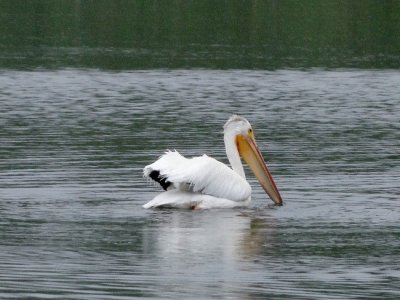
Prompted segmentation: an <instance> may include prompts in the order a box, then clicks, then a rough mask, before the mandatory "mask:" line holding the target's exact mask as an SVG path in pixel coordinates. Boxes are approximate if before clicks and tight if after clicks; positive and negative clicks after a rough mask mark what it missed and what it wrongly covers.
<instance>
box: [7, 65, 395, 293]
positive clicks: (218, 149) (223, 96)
mask: <svg viewBox="0 0 400 300" xmlns="http://www.w3.org/2000/svg"><path fill="white" fill-rule="evenodd" d="M399 82H400V73H399V72H397V71H376V70H372V71H368V70H365V71H360V70H359V71H357V70H342V71H340V70H339V71H323V70H318V69H315V70H313V69H312V70H309V71H290V70H286V71H285V70H282V71H274V72H269V71H246V70H242V71H241V70H237V71H217V70H215V71H210V70H165V71H163V70H160V71H157V70H149V71H130V72H108V71H99V70H94V69H89V70H88V69H67V70H58V71H46V70H42V71H40V70H36V71H32V72H27V71H13V70H3V71H1V72H0V103H1V107H0V126H1V127H0V128H1V131H0V141H1V146H0V298H7V299H9V298H16V299H17V298H18V299H23V298H30V299H31V298H47V299H56V298H60V299H65V298H69V299H131V298H132V297H138V298H147V297H149V298H159V297H163V298H171V299H172V298H174V299H175V298H189V297H194V298H233V299H254V298H267V297H271V298H293V299H294V298H295V299H301V298H304V299H313V298H314V299H323V298H327V299H343V298H347V299H351V298H353V299H356V298H357V299H361V298H363V299H365V298H370V299H376V298H385V299H397V298H399V297H400V289H399V286H400V266H399V264H398V259H399V255H400V230H399V219H400V202H399V195H400V188H399V180H400V166H399V158H400V154H399V140H400V123H399V116H400V101H399V95H400V85H399ZM231 113H240V114H242V115H244V116H246V117H247V118H248V119H249V120H250V121H251V122H252V123H253V127H254V129H255V133H256V136H257V139H258V144H259V146H260V147H261V149H262V150H263V153H264V156H265V157H266V160H267V161H269V164H270V167H271V170H272V172H273V174H274V177H275V179H276V181H277V184H278V186H279V187H280V190H281V193H282V195H283V197H284V199H285V200H286V204H285V205H284V206H283V207H279V208H274V207H272V206H270V203H272V202H271V201H270V200H267V199H266V196H265V195H264V193H263V191H262V189H261V188H260V187H259V186H258V185H257V184H256V182H255V180H254V177H253V176H251V175H250V174H249V180H250V181H251V183H252V185H253V199H254V200H253V203H252V205H251V207H249V208H247V209H237V210H214V211H196V212H193V211H171V210H165V211H146V210H143V209H142V208H141V205H142V204H144V203H146V202H147V201H148V200H150V199H151V198H152V197H154V196H155V195H156V194H157V193H158V192H159V189H157V188H156V187H153V186H152V185H151V184H148V182H146V180H145V179H143V178H142V174H141V170H142V168H143V166H144V165H146V164H148V163H149V162H151V161H153V160H154V159H156V158H157V157H158V156H159V155H160V154H161V153H162V152H163V151H164V150H165V149H167V148H176V149H178V150H180V151H181V152H182V153H183V154H185V155H199V154H202V153H207V154H209V155H212V156H214V157H216V158H218V159H220V160H222V161H224V162H226V159H225V153H224V149H223V140H222V125H223V123H224V122H225V120H226V119H227V118H228V117H229V116H230V114H231Z"/></svg>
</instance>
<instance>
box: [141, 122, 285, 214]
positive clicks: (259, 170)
mask: <svg viewBox="0 0 400 300" xmlns="http://www.w3.org/2000/svg"><path fill="white" fill-rule="evenodd" d="M224 143H225V150H226V155H227V157H228V160H229V163H230V165H231V168H230V167H228V166H227V165H225V164H223V163H221V162H219V161H217V160H216V159H214V158H211V157H209V156H207V155H205V154H204V155H203V156H198V157H193V158H185V157H183V156H182V155H181V154H179V152H177V151H167V152H165V153H164V155H162V156H161V157H160V158H159V159H158V160H157V161H155V162H154V163H152V164H150V165H148V166H146V167H144V169H143V175H144V177H147V178H150V179H152V180H154V181H155V182H157V183H158V184H160V185H161V187H162V188H163V189H164V190H165V191H164V192H163V193H161V194H159V195H157V196H156V197H155V198H154V199H153V200H151V201H150V202H148V203H146V204H145V205H143V207H144V208H185V209H209V208H233V207H244V206H247V205H248V204H249V203H250V201H251V186H250V184H249V183H248V182H247V180H246V176H245V173H244V170H243V165H242V161H241V158H242V159H243V160H244V161H245V162H246V163H247V165H248V166H249V167H250V169H251V170H252V171H253V173H254V175H255V176H256V178H257V179H258V181H259V182H260V184H261V186H262V187H263V189H264V190H265V192H266V193H267V194H268V195H269V197H270V198H271V200H272V201H273V202H274V203H275V204H276V205H282V197H281V195H280V193H279V191H278V188H277V187H276V184H275V182H274V180H273V178H272V176H271V173H270V172H269V170H268V167H267V165H266V164H265V161H264V159H263V156H262V155H261V152H260V150H259V149H258V147H257V144H256V140H255V138H254V132H253V129H252V127H251V125H250V123H249V122H248V121H247V120H246V119H245V118H243V117H240V116H238V115H233V116H231V117H230V118H229V120H228V121H227V122H226V123H225V125H224Z"/></svg>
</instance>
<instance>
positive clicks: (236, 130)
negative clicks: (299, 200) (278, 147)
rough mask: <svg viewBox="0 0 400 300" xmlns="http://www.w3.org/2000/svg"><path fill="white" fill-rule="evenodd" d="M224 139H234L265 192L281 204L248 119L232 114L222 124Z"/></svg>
mask: <svg viewBox="0 0 400 300" xmlns="http://www.w3.org/2000/svg"><path fill="white" fill-rule="evenodd" d="M224 135H225V139H229V140H234V143H235V145H236V148H237V152H238V153H239V155H240V157H241V158H242V159H243V160H244V161H245V162H246V163H247V164H248V165H249V167H250V169H251V170H252V171H253V173H254V175H255V176H256V177H257V179H258V181H259V182H260V184H261V186H262V187H263V189H264V190H265V192H266V193H267V194H268V195H269V197H270V198H271V200H272V201H274V203H275V204H276V205H282V197H281V195H280V194H279V191H278V188H277V187H276V184H275V182H274V179H273V178H272V175H271V173H270V172H269V170H268V167H267V165H266V163H265V161H264V158H263V156H262V154H261V152H260V150H259V149H258V146H257V143H256V140H255V137H254V132H253V128H252V127H251V125H250V123H249V121H247V120H246V119H245V118H243V117H240V116H238V115H233V116H232V117H230V118H229V120H228V121H227V122H226V123H225V125H224Z"/></svg>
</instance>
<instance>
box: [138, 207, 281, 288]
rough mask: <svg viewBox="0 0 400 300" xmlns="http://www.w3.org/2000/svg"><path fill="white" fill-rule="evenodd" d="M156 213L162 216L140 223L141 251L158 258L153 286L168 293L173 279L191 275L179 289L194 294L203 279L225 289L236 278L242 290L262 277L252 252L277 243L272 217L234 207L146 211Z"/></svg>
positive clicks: (232, 285) (257, 254)
mask: <svg viewBox="0 0 400 300" xmlns="http://www.w3.org/2000/svg"><path fill="white" fill-rule="evenodd" d="M160 213H161V214H163V216H162V220H160V221H159V222H157V226H156V227H153V228H152V227H151V226H150V227H148V228H145V230H144V240H143V243H144V245H145V248H144V249H145V252H146V253H148V254H150V255H151V256H152V257H153V259H155V260H156V261H157V264H156V265H157V266H156V268H157V269H156V270H155V271H156V273H157V275H158V276H157V277H158V278H159V279H160V281H158V282H156V283H154V284H156V286H157V287H156V289H158V288H160V289H162V291H163V292H166V293H168V291H170V289H171V288H173V287H174V286H176V284H177V281H180V280H184V281H186V280H193V281H195V282H196V283H197V284H196V283H195V282H193V283H192V284H190V285H187V286H185V288H180V289H183V290H184V291H185V292H188V293H195V294H196V295H199V290H198V289H201V288H202V287H204V285H206V286H207V285H215V286H214V289H215V290H216V292H218V293H228V294H229V293H232V292H233V291H235V290H236V288H235V286H236V284H240V288H238V290H237V291H239V290H242V291H245V290H246V287H247V288H249V285H251V284H255V283H257V282H260V283H262V279H261V278H259V276H262V272H263V271H262V270H260V266H257V264H258V262H257V259H256V258H257V257H260V256H261V257H262V256H270V255H271V253H270V252H272V251H274V250H273V249H274V248H276V245H274V237H275V234H276V233H275V232H274V227H275V224H274V223H275V222H274V220H273V219H272V218H271V217H268V216H265V217H260V216H259V217H253V216H251V214H252V213H251V212H249V213H246V212H240V211H238V210H229V211H220V210H216V211H199V212H197V211H196V212H192V211H189V212H184V211H162V212H159V211H155V212H151V213H150V214H154V215H155V216H159V214H160ZM272 256H274V254H272ZM260 272H261V273H260ZM194 275H195V278H193V276H194ZM177 279H178V280H177ZM221 280H222V281H221ZM200 294H201V293H200ZM206 294H207V293H205V294H204V295H206Z"/></svg>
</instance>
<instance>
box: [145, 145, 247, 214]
mask: <svg viewBox="0 0 400 300" xmlns="http://www.w3.org/2000/svg"><path fill="white" fill-rule="evenodd" d="M153 171H158V172H159V176H160V177H161V178H165V179H166V180H167V181H168V182H170V183H171V185H170V186H169V187H168V188H167V189H168V191H167V192H164V193H162V194H161V195H159V196H158V197H156V198H155V199H153V201H150V202H149V203H147V204H146V205H144V206H143V207H144V208H150V207H156V206H171V207H181V208H190V207H196V208H206V207H208V204H209V202H210V201H213V200H212V199H214V200H215V205H213V204H212V203H211V206H213V207H215V206H217V204H218V206H223V207H226V206H229V207H234V206H238V205H239V206H240V205H243V204H244V203H243V202H245V201H246V200H250V199H249V198H250V195H251V187H250V185H249V184H248V182H247V181H246V180H245V179H243V178H242V177H241V176H240V175H238V174H237V173H235V172H234V171H233V170H232V169H231V168H229V167H228V166H226V165H225V164H223V163H221V162H219V161H217V160H216V159H214V158H211V157H209V156H207V155H205V154H204V155H203V156H199V157H193V158H185V157H183V156H182V155H181V154H179V152H177V151H168V152H166V153H165V154H164V155H163V156H161V157H160V159H158V160H157V161H156V162H154V163H153V164H151V165H148V166H146V167H145V168H144V176H145V177H149V176H150V174H151V172H153ZM180 192H182V193H180ZM204 196H208V197H204ZM178 198H184V199H185V201H182V199H180V201H178V200H179V199H178ZM218 198H219V199H218ZM204 201H205V202H206V203H202V202H204ZM217 202H218V203H217Z"/></svg>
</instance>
